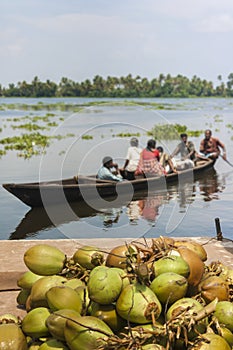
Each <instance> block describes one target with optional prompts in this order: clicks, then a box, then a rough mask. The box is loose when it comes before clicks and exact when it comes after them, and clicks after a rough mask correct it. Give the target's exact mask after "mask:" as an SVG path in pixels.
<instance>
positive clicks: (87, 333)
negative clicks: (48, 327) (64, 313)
mask: <svg viewBox="0 0 233 350" xmlns="http://www.w3.org/2000/svg"><path fill="white" fill-rule="evenodd" d="M64 334H65V338H66V342H67V345H68V347H69V349H71V350H93V349H98V347H99V346H104V345H106V341H107V339H108V337H109V336H111V335H113V332H112V331H111V329H110V328H109V327H108V325H107V324H106V323H105V322H104V321H102V320H100V319H98V318H97V317H93V316H83V317H78V318H76V319H75V320H73V321H70V320H68V321H67V322H66V326H65V330H64Z"/></svg>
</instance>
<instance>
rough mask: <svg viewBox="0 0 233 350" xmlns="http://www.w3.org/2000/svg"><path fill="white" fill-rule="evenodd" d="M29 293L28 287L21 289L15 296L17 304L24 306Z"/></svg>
mask: <svg viewBox="0 0 233 350" xmlns="http://www.w3.org/2000/svg"><path fill="white" fill-rule="evenodd" d="M29 295H30V290H29V289H22V290H21V291H20V292H19V294H18V295H17V297H16V301H17V304H18V305H24V306H25V305H26V302H27V299H28V297H29Z"/></svg>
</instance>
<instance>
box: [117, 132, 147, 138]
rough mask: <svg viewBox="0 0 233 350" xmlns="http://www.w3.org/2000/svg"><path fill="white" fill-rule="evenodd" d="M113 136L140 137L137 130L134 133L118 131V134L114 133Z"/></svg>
mask: <svg viewBox="0 0 233 350" xmlns="http://www.w3.org/2000/svg"><path fill="white" fill-rule="evenodd" d="M114 136H116V137H132V136H136V137H140V136H141V134H140V133H139V132H136V133H131V132H120V133H119V134H116V135H114Z"/></svg>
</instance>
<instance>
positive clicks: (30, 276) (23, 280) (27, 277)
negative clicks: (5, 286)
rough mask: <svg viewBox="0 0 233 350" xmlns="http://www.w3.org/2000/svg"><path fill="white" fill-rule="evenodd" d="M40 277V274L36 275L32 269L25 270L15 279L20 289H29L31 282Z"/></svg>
mask: <svg viewBox="0 0 233 350" xmlns="http://www.w3.org/2000/svg"><path fill="white" fill-rule="evenodd" d="M41 277H43V276H41V275H37V274H35V273H34V272H32V271H27V272H24V273H23V274H22V275H21V276H20V278H19V279H18V280H17V285H18V287H20V288H22V289H29V290H31V288H32V286H33V284H34V283H35V282H36V281H37V280H39V279H40V278H41Z"/></svg>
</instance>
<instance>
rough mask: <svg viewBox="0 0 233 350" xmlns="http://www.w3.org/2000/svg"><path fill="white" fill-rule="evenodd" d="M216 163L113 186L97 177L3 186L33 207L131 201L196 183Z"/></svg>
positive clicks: (212, 162) (205, 163)
mask: <svg viewBox="0 0 233 350" xmlns="http://www.w3.org/2000/svg"><path fill="white" fill-rule="evenodd" d="M214 163H215V161H213V160H210V159H208V160H201V161H198V162H197V164H196V166H195V167H194V168H193V169H186V170H183V171H180V172H178V173H171V174H168V175H166V176H161V177H158V176H156V177H147V178H145V177H139V178H137V179H136V180H133V181H122V182H113V181H107V180H99V179H96V177H95V176H78V177H77V176H74V177H73V178H68V179H63V180H54V181H48V182H33V183H19V184H16V183H8V184H3V185H2V186H3V187H4V188H5V189H6V190H7V191H9V192H10V193H12V194H13V195H14V196H15V197H17V198H18V199H20V200H21V201H22V202H23V203H25V204H26V205H28V206H30V207H32V208H33V207H47V206H51V205H58V204H62V203H65V202H68V203H73V202H77V201H80V200H82V201H83V200H85V201H86V200H87V201H88V200H92V199H95V200H96V199H97V198H106V197H112V196H119V195H120V196H121V195H125V194H129V196H131V198H132V197H133V195H134V194H135V193H137V192H140V191H148V192H150V191H164V190H166V186H167V184H169V183H179V185H181V186H182V182H183V181H193V180H194V179H195V177H197V176H199V175H201V174H202V173H203V172H205V171H206V170H208V169H210V168H213V166H214Z"/></svg>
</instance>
